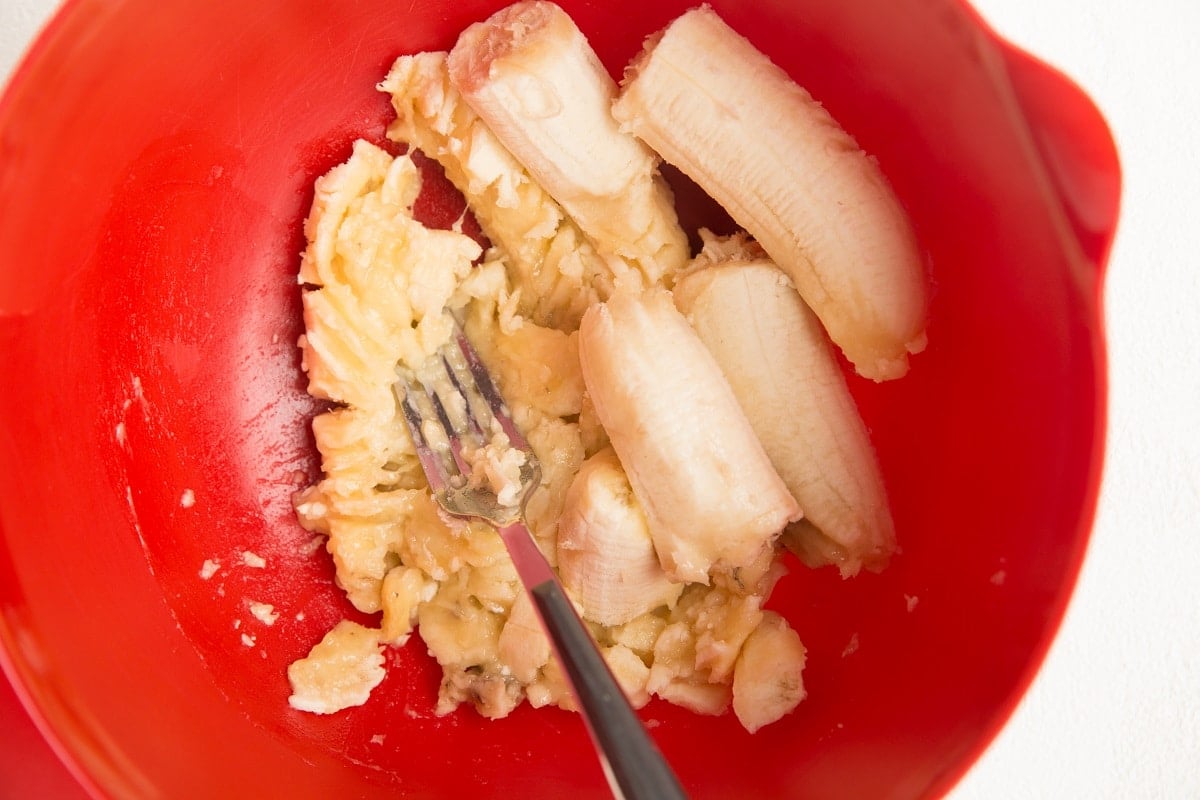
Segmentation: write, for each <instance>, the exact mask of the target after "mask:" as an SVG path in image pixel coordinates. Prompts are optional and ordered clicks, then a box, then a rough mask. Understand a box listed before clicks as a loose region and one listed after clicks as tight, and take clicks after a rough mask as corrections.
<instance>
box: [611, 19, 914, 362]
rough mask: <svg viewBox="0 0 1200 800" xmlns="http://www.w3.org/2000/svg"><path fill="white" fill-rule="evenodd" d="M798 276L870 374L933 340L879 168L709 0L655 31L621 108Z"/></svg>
mask: <svg viewBox="0 0 1200 800" xmlns="http://www.w3.org/2000/svg"><path fill="white" fill-rule="evenodd" d="M613 114H614V116H615V117H616V118H617V120H618V121H620V123H621V125H622V128H623V129H624V130H628V131H631V132H632V133H634V134H635V135H637V136H638V137H639V138H641V139H642V140H644V141H645V142H646V143H647V144H649V145H650V147H652V148H653V149H654V150H656V151H657V152H658V153H660V154H661V155H662V156H663V158H664V159H666V160H667V161H669V162H670V163H672V164H674V165H676V166H677V167H679V168H680V169H681V170H682V171H683V172H684V173H686V174H687V175H688V176H690V177H691V178H692V179H693V180H694V181H695V182H696V183H697V184H699V186H700V187H701V188H702V189H704V190H705V191H706V192H707V193H708V194H709V195H711V196H712V197H713V199H715V200H716V201H717V202H719V203H720V204H721V205H722V206H724V207H725V209H726V210H727V211H728V212H729V214H730V216H732V217H733V219H734V220H735V221H736V222H737V223H738V224H739V225H741V226H742V227H744V228H745V229H746V230H747V231H749V233H750V234H751V235H752V236H754V238H755V239H757V240H758V241H759V242H760V243H761V244H762V246H763V248H764V249H765V250H766V251H767V253H768V254H769V255H770V256H771V258H772V259H774V261H775V262H776V263H777V264H779V266H780V267H781V268H782V269H783V270H784V271H785V272H786V273H787V274H788V275H790V276H791V277H792V279H793V280H794V281H795V284H796V287H797V288H798V289H799V291H800V294H801V295H803V297H804V299H805V301H806V302H807V303H808V304H809V306H810V307H812V309H813V310H814V311H815V312H816V314H817V316H818V317H819V318H820V319H821V322H822V323H823V324H824V326H825V328H826V329H827V330H828V333H829V335H830V337H831V338H832V339H833V341H834V342H836V343H837V344H838V346H839V347H841V349H842V350H843V352H844V353H845V354H846V356H847V358H849V360H850V361H851V362H852V363H853V364H854V366H855V368H856V369H857V370H858V372H859V373H860V374H862V375H864V376H866V377H868V378H872V379H875V380H885V379H890V378H896V377H899V376H901V375H903V374H904V373H905V372H906V371H907V369H908V354H909V353H916V352H919V351H920V350H922V349H924V347H925V314H926V303H927V298H926V281H925V270H924V266H923V263H922V259H921V256H920V253H919V251H918V249H917V246H916V239H915V236H914V233H913V230H912V227H911V225H910V223H909V221H908V218H907V216H906V215H905V213H904V210H903V209H902V207H901V206H900V203H899V201H898V199H897V198H896V196H895V194H894V193H893V192H892V190H891V188H890V186H889V185H888V183H887V180H886V179H885V178H884V176H883V174H882V173H881V172H880V170H879V168H878V167H877V165H876V164H875V162H874V161H873V160H872V159H871V158H870V157H869V156H867V155H866V154H865V153H864V152H863V151H862V150H860V149H859V147H858V145H857V144H856V143H855V142H854V140H853V139H852V138H851V137H850V135H849V134H848V133H847V132H846V131H845V130H843V129H842V128H841V127H840V126H839V125H838V123H837V122H836V121H835V120H834V119H833V117H831V116H830V115H829V113H828V112H827V111H825V110H824V108H822V107H821V105H820V104H819V103H818V102H817V101H816V100H814V99H813V98H812V97H811V96H810V95H809V94H808V92H806V91H805V90H804V89H802V88H800V87H799V86H797V85H796V84H795V83H794V82H793V81H792V80H791V78H789V77H788V75H787V74H786V73H784V72H783V70H781V69H779V68H778V67H777V66H775V65H774V64H773V63H771V61H770V59H769V58H768V57H767V56H766V55H764V54H763V53H761V52H760V51H758V50H757V49H755V47H754V46H753V45H752V44H751V43H750V42H749V41H747V40H746V39H744V38H743V37H741V36H740V35H738V33H737V32H736V31H734V30H733V29H732V28H730V27H729V26H728V25H727V24H726V23H725V22H724V21H723V20H722V19H721V18H720V17H719V16H717V14H716V12H714V11H713V10H712V9H711V8H709V7H708V6H702V7H700V8H696V9H693V10H691V11H689V12H687V13H685V14H683V15H682V16H681V17H679V18H678V19H676V20H675V21H674V22H672V23H671V24H670V25H669V26H668V27H667V28H666V30H665V31H663V32H662V33H660V34H658V35H657V37H653V38H651V40H650V41H649V42H648V43H647V47H646V50H645V52H644V53H643V54H642V55H641V56H640V57H639V58H638V59H637V60H635V61H634V63H633V64H631V65H630V68H629V70H628V71H627V73H626V78H625V81H624V84H623V86H622V89H621V94H620V97H619V98H618V100H617V102H616V103H615V104H614V106H613Z"/></svg>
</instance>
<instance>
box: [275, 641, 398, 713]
mask: <svg viewBox="0 0 1200 800" xmlns="http://www.w3.org/2000/svg"><path fill="white" fill-rule="evenodd" d="M379 637H380V633H379V631H378V630H374V629H372V628H365V627H363V626H362V625H359V624H358V623H357V622H351V621H350V620H346V619H344V620H342V621H341V622H339V623H338V624H337V625H335V626H334V627H333V628H332V629H331V630H330V631H329V632H328V633H326V634H325V637H324V638H323V639H321V641H320V642H318V643H317V644H316V645H314V646H313V648H312V650H310V651H309V653H308V655H307V656H306V657H304V658H302V659H300V660H298V661H295V662H293V663H292V664H291V666H289V667H288V671H287V672H288V681H289V682H290V683H291V686H292V694H291V696H290V697H288V704H289V705H290V706H291V707H292V708H295V709H298V710H300V711H308V712H311V713H313V714H333V713H335V712H338V711H341V710H342V709H344V708H350V707H351V706H361V705H362V704H363V703H365V702H367V698H368V697H370V695H371V690H372V689H374V688H375V687H376V686H378V685H379V684H380V683H381V682H382V681H383V679H384V677H385V676H386V675H387V671H386V670H385V669H384V656H383V645H382V643H381V642H380V640H379Z"/></svg>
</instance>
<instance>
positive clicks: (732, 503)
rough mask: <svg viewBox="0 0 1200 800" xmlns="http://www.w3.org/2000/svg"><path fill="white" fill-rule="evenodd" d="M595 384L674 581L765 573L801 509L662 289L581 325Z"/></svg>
mask: <svg viewBox="0 0 1200 800" xmlns="http://www.w3.org/2000/svg"><path fill="white" fill-rule="evenodd" d="M579 358H580V365H581V367H582V370H583V379H584V385H585V386H586V387H587V391H588V392H589V393H590V395H591V398H592V402H593V403H594V405H595V409H596V414H597V416H598V418H599V419H600V422H601V423H602V424H603V425H604V428H605V430H607V431H608V435H609V439H610V441H611V442H612V447H613V449H614V450H615V451H616V453H617V455H618V457H619V458H620V461H621V464H622V465H623V466H624V468H625V471H626V473H627V474H628V476H629V482H630V485H631V486H632V487H633V492H634V494H635V495H636V496H637V499H638V501H639V503H640V504H641V506H642V508H643V509H644V510H645V513H646V519H647V521H648V523H649V526H650V535H651V537H652V539H653V542H654V548H655V550H656V551H657V553H658V558H659V561H660V562H661V564H662V566H663V568H664V569H665V570H666V573H667V575H668V576H669V577H670V578H671V579H672V580H675V581H689V582H690V581H694V582H699V583H705V584H707V583H708V582H709V573H710V571H713V570H714V569H716V570H720V571H723V572H729V571H734V570H737V569H740V568H742V567H745V566H748V565H751V564H753V563H755V561H756V559H757V558H758V557H759V556H761V554H762V552H763V550H764V549H765V548H768V547H770V546H771V545H772V542H773V541H774V540H775V538H776V535H777V534H778V532H779V531H780V530H781V529H782V528H783V526H784V525H785V524H787V523H788V522H792V521H795V520H797V519H799V518H800V508H799V506H798V505H797V504H796V501H795V500H794V499H793V498H792V496H791V494H790V493H789V492H788V490H787V487H786V486H785V485H784V483H783V481H782V480H781V479H780V477H779V475H778V474H777V473H776V472H775V469H774V467H772V466H771V462H770V460H769V458H768V457H767V454H766V452H764V450H763V447H762V445H761V444H760V443H759V441H758V439H757V438H756V437H755V434H754V430H753V429H752V428H751V426H750V423H749V422H748V421H747V420H746V416H745V414H744V413H743V412H742V410H741V408H740V407H739V405H738V402H737V398H736V397H735V396H734V394H733V390H732V389H730V387H729V384H728V383H727V382H726V380H725V378H724V376H723V375H722V374H721V370H720V367H719V366H717V363H716V362H715V361H714V360H713V357H712V355H710V354H709V352H708V350H707V349H705V347H704V344H703V343H702V342H701V341H700V339H699V338H698V337H697V335H696V333H695V331H693V330H692V328H691V326H690V325H688V322H687V320H686V319H684V318H683V315H682V314H680V313H679V312H678V311H677V310H676V309H675V306H674V303H673V301H672V299H671V295H670V293H669V292H667V291H666V290H663V289H656V290H650V291H647V292H644V293H641V294H631V293H627V292H617V293H616V294H614V295H613V296H612V298H610V299H609V301H608V302H607V303H602V304H599V305H595V306H593V307H592V308H590V309H588V312H587V313H586V314H585V315H584V317H583V320H582V322H581V324H580V330H579Z"/></svg>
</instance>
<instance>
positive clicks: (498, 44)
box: [448, 0, 689, 284]
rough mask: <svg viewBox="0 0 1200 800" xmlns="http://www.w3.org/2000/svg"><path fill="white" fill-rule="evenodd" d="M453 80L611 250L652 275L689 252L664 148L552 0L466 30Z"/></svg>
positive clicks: (603, 249) (454, 57)
mask: <svg viewBox="0 0 1200 800" xmlns="http://www.w3.org/2000/svg"><path fill="white" fill-rule="evenodd" d="M448 65H449V69H450V80H451V82H452V83H453V84H454V86H455V87H456V88H457V89H458V91H459V92H460V93H461V94H462V96H463V99H464V100H465V101H466V102H467V104H468V105H469V106H471V108H472V109H474V110H475V112H476V113H477V114H478V115H479V117H480V118H481V119H482V120H483V121H484V122H485V123H486V124H487V126H488V127H489V128H490V129H491V130H492V131H493V132H494V133H495V135H496V138H497V139H499V140H500V142H502V143H503V144H504V146H505V147H506V148H507V149H508V150H509V151H510V152H511V153H512V154H513V155H514V156H516V158H517V159H518V160H519V161H520V162H521V163H522V164H523V165H524V166H525V168H526V169H528V170H529V172H530V174H532V175H533V177H534V178H535V179H536V180H537V182H538V183H540V184H541V185H542V186H543V187H545V189H546V191H547V192H549V193H550V195H551V196H552V197H553V198H554V199H555V200H557V201H558V202H559V203H561V204H562V206H563V208H564V209H566V211H567V213H568V214H570V215H571V217H572V218H573V219H574V220H575V222H576V223H577V224H578V225H579V227H580V228H581V229H582V230H583V231H584V233H586V234H587V235H588V237H589V238H590V239H591V240H592V242H593V243H594V244H595V245H596V249H597V250H598V251H599V252H600V253H601V254H602V255H605V256H615V257H619V258H623V259H625V260H627V261H629V262H630V263H631V264H633V265H634V266H636V267H637V268H638V269H639V270H640V271H641V273H642V274H643V275H644V277H645V279H646V281H647V282H648V283H650V284H654V283H657V282H659V281H660V280H661V279H662V278H663V277H664V275H665V274H667V273H669V272H672V271H674V270H676V269H678V268H680V267H682V266H683V264H684V263H685V262H686V261H687V259H688V256H689V253H688V244H687V237H686V235H685V234H684V232H683V229H682V228H680V226H679V223H678V219H677V217H676V214H675V206H674V203H673V198H672V195H671V192H670V189H669V188H668V187H667V185H666V183H665V181H663V179H662V178H661V177H660V176H659V175H658V169H657V168H658V158H657V156H656V155H655V154H654V153H653V152H651V150H650V149H649V148H647V147H646V146H645V145H644V144H643V143H642V142H641V141H639V140H638V139H636V138H635V137H633V136H631V135H630V134H628V133H624V132H622V131H621V130H620V129H619V128H618V127H617V123H616V121H615V120H614V119H613V117H612V114H611V111H610V109H611V106H612V102H613V100H614V99H616V96H617V85H616V83H615V82H614V81H613V79H612V77H611V76H610V75H609V74H608V71H607V70H606V69H605V68H604V65H603V64H601V63H600V59H599V58H598V57H597V56H596V53H595V52H594V51H593V50H592V47H591V45H590V44H588V41H587V39H586V38H585V37H584V35H583V33H582V32H581V31H580V30H579V28H578V27H577V26H576V25H575V23H574V21H572V19H571V18H570V17H569V16H568V15H567V14H566V12H565V11H563V10H562V9H561V8H559V7H558V6H557V5H555V4H554V3H550V2H544V1H543V0H531V1H529V2H519V3H515V4H513V5H511V6H508V7H507V8H504V9H502V10H500V11H498V12H497V13H495V14H494V15H492V16H491V17H490V18H489V19H487V20H486V21H484V22H480V23H476V24H474V25H472V26H470V27H468V28H467V29H466V30H465V31H463V32H462V34H461V35H460V36H459V39H458V42H457V44H456V45H455V46H454V49H453V50H451V51H450V57H449V61H448Z"/></svg>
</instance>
